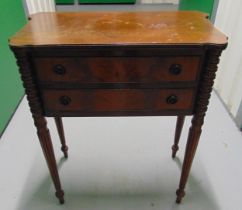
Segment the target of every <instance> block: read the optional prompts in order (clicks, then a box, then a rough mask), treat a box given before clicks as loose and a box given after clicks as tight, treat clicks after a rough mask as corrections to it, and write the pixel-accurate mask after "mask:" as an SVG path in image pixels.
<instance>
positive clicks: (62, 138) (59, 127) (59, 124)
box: [55, 117, 68, 158]
mask: <svg viewBox="0 0 242 210" xmlns="http://www.w3.org/2000/svg"><path fill="white" fill-rule="evenodd" d="M55 124H56V127H57V131H58V134H59V137H60V141H61V145H62V146H61V150H62V152H63V153H64V156H65V158H67V157H68V153H67V151H68V147H67V145H66V140H65V133H64V128H63V123H62V119H61V117H55Z"/></svg>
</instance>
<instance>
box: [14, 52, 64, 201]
mask: <svg viewBox="0 0 242 210" xmlns="http://www.w3.org/2000/svg"><path fill="white" fill-rule="evenodd" d="M14 53H15V56H16V58H17V64H18V66H19V72H20V74H21V77H22V81H23V85H24V88H25V93H26V95H27V100H28V102H29V107H30V110H31V113H32V117H33V120H34V124H35V126H36V128H37V134H38V137H39V141H40V144H41V147H42V150H43V153H44V156H45V159H46V162H47V165H48V168H49V171H50V174H51V178H52V180H53V182H54V186H55V189H56V197H57V198H58V199H59V201H60V203H61V204H63V203H64V191H63V190H62V188H61V183H60V178H59V174H58V170H57V164H56V160H55V155H54V150H53V146H52V142H51V137H50V133H49V129H48V128H47V122H46V119H45V117H44V110H43V107H42V105H41V101H40V95H39V92H38V89H37V87H36V84H35V82H34V77H33V71H32V70H31V67H30V58H29V56H28V52H27V51H25V50H24V49H19V48H17V49H14Z"/></svg>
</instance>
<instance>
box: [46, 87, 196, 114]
mask: <svg viewBox="0 0 242 210" xmlns="http://www.w3.org/2000/svg"><path fill="white" fill-rule="evenodd" d="M194 92H195V91H194V90H193V89H83V90H80V89H75V90H43V92H42V102H43V105H44V110H45V113H46V115H47V116H54V115H58V116H60V115H62V116H72V115H75V116H99V115H101V116H112V115H114V116H116V115H120V116H126V115H127V116H128V115H159V113H162V114H163V115H164V114H166V112H167V115H170V114H174V115H176V114H179V113H182V112H185V113H186V114H189V113H191V112H192V110H193V101H194Z"/></svg>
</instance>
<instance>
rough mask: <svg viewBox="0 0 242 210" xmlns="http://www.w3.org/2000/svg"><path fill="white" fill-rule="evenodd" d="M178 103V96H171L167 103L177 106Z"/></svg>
mask: <svg viewBox="0 0 242 210" xmlns="http://www.w3.org/2000/svg"><path fill="white" fill-rule="evenodd" d="M177 101H178V97H177V96H176V95H170V96H168V97H167V99H166V102H167V103H168V104H176V103H177Z"/></svg>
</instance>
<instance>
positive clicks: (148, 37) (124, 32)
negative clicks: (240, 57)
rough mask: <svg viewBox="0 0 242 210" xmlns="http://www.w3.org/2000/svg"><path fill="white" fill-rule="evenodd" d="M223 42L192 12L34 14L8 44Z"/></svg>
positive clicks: (219, 43) (205, 20) (189, 43)
mask: <svg viewBox="0 0 242 210" xmlns="http://www.w3.org/2000/svg"><path fill="white" fill-rule="evenodd" d="M226 43H227V37H226V36H225V35H223V33H221V32H220V31H218V30H217V29H216V28H215V27H213V25H212V23H210V21H209V20H208V19H207V18H206V14H204V13H200V12H196V11H175V12H174V11H159V12H157V11H153V12H120V11H119V12H117V11H113V12H106V11H105V12H47V13H37V14H35V15H32V16H31V20H30V21H29V22H28V23H27V24H26V26H24V27H23V29H21V30H20V31H19V32H18V33H16V34H15V35H14V36H13V37H12V38H11V39H10V41H9V44H10V45H11V46H15V47H23V46H46V45H47V46H48V45H68V46H69V45H168V44H170V45H206V44H208V45H225V44H226Z"/></svg>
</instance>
